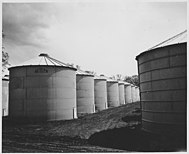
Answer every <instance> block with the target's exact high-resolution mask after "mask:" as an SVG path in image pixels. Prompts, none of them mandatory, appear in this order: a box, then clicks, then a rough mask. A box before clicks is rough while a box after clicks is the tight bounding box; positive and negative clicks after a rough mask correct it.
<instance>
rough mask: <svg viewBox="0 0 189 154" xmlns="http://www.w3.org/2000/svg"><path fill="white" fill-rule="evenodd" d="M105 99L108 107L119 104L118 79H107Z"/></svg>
mask: <svg viewBox="0 0 189 154" xmlns="http://www.w3.org/2000/svg"><path fill="white" fill-rule="evenodd" d="M107 99H108V108H109V107H117V106H119V105H120V104H119V88H118V81H116V80H112V79H108V80H107Z"/></svg>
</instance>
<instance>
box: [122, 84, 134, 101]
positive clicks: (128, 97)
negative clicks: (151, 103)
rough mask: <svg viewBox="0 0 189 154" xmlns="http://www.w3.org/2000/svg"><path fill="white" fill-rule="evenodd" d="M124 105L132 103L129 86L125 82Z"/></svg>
mask: <svg viewBox="0 0 189 154" xmlns="http://www.w3.org/2000/svg"><path fill="white" fill-rule="evenodd" d="M124 84H125V104H127V103H132V94H131V84H130V83H127V82H125V83H124Z"/></svg>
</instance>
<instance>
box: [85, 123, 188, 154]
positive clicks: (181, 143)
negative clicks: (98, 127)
mask: <svg viewBox="0 0 189 154" xmlns="http://www.w3.org/2000/svg"><path fill="white" fill-rule="evenodd" d="M89 143H90V144H92V145H98V146H102V147H109V148H115V149H122V150H127V151H138V152H175V151H186V139H185V138H181V137H178V136H177V137H169V138H168V137H165V136H160V135H158V136H157V135H152V134H149V133H146V132H144V131H141V129H140V126H136V127H130V128H128V127H127V128H116V129H112V130H107V131H102V132H99V133H95V134H93V135H92V136H91V137H90V138H89Z"/></svg>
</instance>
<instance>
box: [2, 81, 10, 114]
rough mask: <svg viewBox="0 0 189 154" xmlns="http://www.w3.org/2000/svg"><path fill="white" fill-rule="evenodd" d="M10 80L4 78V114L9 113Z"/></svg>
mask: <svg viewBox="0 0 189 154" xmlns="http://www.w3.org/2000/svg"><path fill="white" fill-rule="evenodd" d="M8 91H9V81H7V80H2V116H8V114H9V112H8V111H9V95H8Z"/></svg>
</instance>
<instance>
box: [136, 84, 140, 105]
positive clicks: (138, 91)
mask: <svg viewBox="0 0 189 154" xmlns="http://www.w3.org/2000/svg"><path fill="white" fill-rule="evenodd" d="M136 95H137V101H138V102H139V101H140V90H139V87H136Z"/></svg>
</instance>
